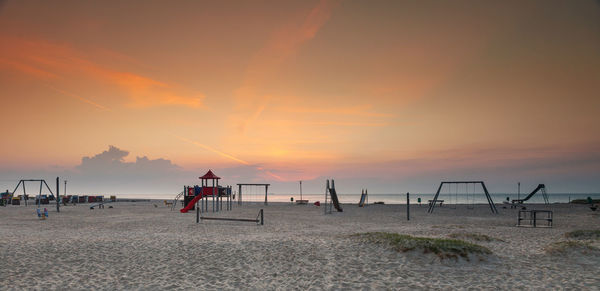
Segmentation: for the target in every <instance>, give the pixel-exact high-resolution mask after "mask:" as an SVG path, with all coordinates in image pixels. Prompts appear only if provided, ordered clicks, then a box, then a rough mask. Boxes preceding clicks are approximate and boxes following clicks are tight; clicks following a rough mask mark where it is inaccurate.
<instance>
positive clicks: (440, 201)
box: [427, 199, 444, 207]
mask: <svg viewBox="0 0 600 291" xmlns="http://www.w3.org/2000/svg"><path fill="white" fill-rule="evenodd" d="M427 201H429V206H431V203H433V200H427ZM436 201H437V202H438V203H439V204H440V207H442V204H444V200H439V199H438V200H436Z"/></svg>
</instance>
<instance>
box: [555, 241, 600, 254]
mask: <svg viewBox="0 0 600 291" xmlns="http://www.w3.org/2000/svg"><path fill="white" fill-rule="evenodd" d="M544 251H546V253H549V254H566V253H568V252H570V251H577V252H582V253H592V252H597V251H600V250H599V249H598V248H596V247H594V246H592V245H591V244H590V243H587V242H581V241H574V240H567V241H559V242H554V243H551V244H549V245H547V246H546V247H545V248H544Z"/></svg>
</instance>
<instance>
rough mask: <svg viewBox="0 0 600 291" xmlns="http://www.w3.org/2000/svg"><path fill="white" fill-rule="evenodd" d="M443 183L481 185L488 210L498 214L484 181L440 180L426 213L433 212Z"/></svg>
mask: <svg viewBox="0 0 600 291" xmlns="http://www.w3.org/2000/svg"><path fill="white" fill-rule="evenodd" d="M444 184H481V187H482V188H483V192H484V193H485V197H486V198H487V201H488V204H489V205H490V210H491V211H492V213H494V214H498V209H496V205H495V204H494V201H493V200H492V197H491V196H490V193H489V192H488V190H487V187H485V183H484V182H483V181H444V182H441V183H440V186H439V187H438V189H437V192H436V193H435V196H434V197H433V201H432V203H431V204H430V205H429V209H428V210H427V212H428V213H433V209H434V208H435V204H437V201H438V196H439V195H440V190H442V186H444Z"/></svg>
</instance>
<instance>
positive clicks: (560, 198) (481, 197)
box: [243, 193, 600, 204]
mask: <svg viewBox="0 0 600 291" xmlns="http://www.w3.org/2000/svg"><path fill="white" fill-rule="evenodd" d="M527 194H529V193H527ZM527 194H521V196H520V198H521V199H523V198H525V197H526V196H527ZM433 196H435V194H433V193H431V194H418V193H416V194H410V203H411V204H412V203H417V200H418V198H421V203H427V200H432V199H433ZM490 196H491V197H492V200H493V201H494V202H495V203H502V202H503V201H506V197H508V198H509V200H512V199H517V197H518V195H517V194H512V193H511V194H499V193H495V194H490ZM290 197H294V200H298V199H300V195H299V194H295V195H294V194H269V197H268V199H269V201H271V202H290ZM368 197H369V203H373V202H378V201H381V202H385V203H386V204H406V193H404V194H369V196H368ZM587 197H592V198H593V199H600V193H589V194H588V193H577V194H569V193H552V194H550V193H548V200H549V201H550V203H568V202H569V201H571V200H574V199H587ZM338 198H339V200H340V202H341V203H356V204H358V201H359V200H360V194H344V193H338ZM243 199H244V201H252V202H261V201H264V200H265V196H264V194H263V195H246V194H244V197H243ZM302 199H304V200H309V202H310V203H312V202H315V201H324V200H325V194H303V195H302ZM440 199H441V200H444V203H446V204H471V203H474V204H482V203H487V199H486V197H485V194H483V193H480V194H475V195H472V194H452V195H449V194H441V193H440V196H439V197H438V200H440ZM527 203H544V198H543V196H542V194H541V193H537V194H535V195H534V196H533V197H531V198H530V199H529V200H527Z"/></svg>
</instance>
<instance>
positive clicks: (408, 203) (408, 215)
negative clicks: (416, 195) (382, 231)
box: [406, 192, 410, 220]
mask: <svg viewBox="0 0 600 291" xmlns="http://www.w3.org/2000/svg"><path fill="white" fill-rule="evenodd" d="M406 220H410V194H409V193H408V192H406Z"/></svg>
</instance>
